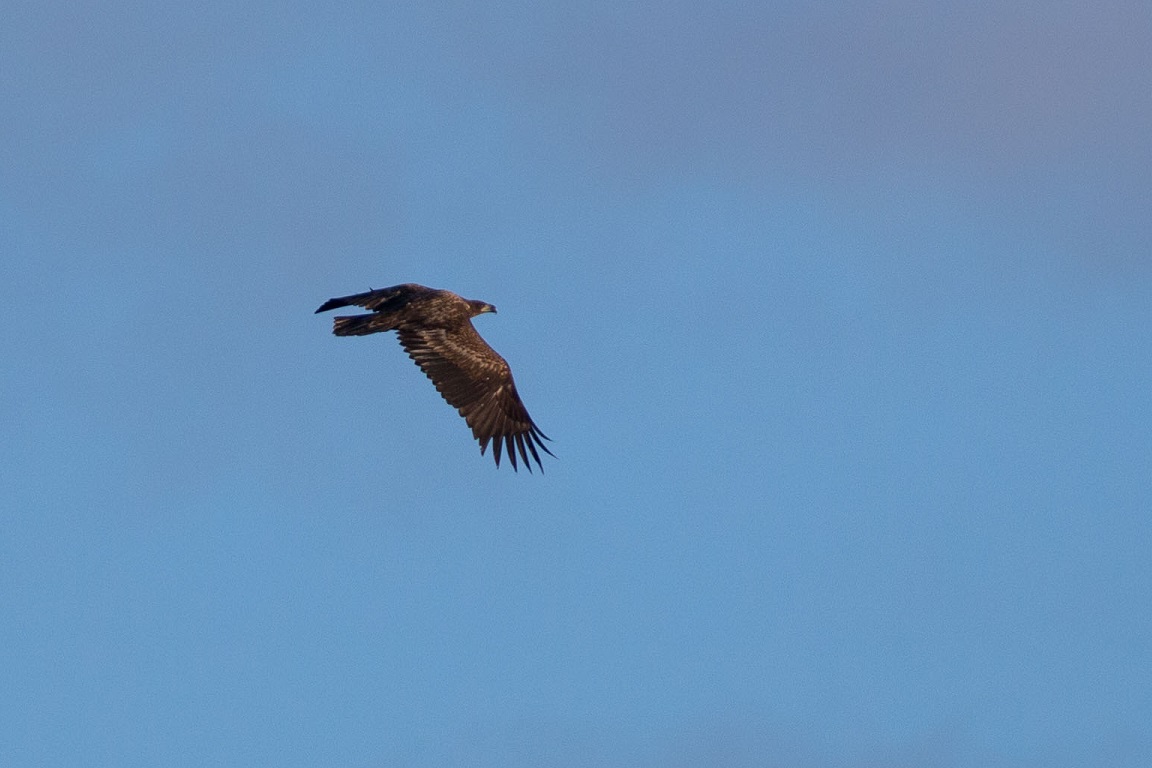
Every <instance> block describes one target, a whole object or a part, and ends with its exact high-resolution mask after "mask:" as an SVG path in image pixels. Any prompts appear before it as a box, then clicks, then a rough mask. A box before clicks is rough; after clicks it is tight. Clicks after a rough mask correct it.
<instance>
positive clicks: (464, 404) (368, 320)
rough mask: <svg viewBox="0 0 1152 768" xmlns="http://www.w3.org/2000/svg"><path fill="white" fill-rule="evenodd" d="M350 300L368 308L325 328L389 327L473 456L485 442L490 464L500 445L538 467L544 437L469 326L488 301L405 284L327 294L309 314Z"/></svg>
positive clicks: (503, 366) (351, 331)
mask: <svg viewBox="0 0 1152 768" xmlns="http://www.w3.org/2000/svg"><path fill="white" fill-rule="evenodd" d="M351 306H355V307H363V308H364V309H368V310H371V314H367V315H346V316H341V317H337V318H335V321H334V323H333V327H332V333H334V334H336V335H337V336H366V335H368V334H370V333H379V332H381V331H396V336H397V338H399V340H400V345H401V346H402V347H404V351H405V352H407V353H408V356H409V357H411V358H412V359H413V360H414V361H416V365H418V366H420V370H422V371H424V374H425V375H426V376H427V377H428V378H429V379H431V380H432V383H433V384H434V385H436V389H437V391H439V392H440V394H441V396H443V398H444V399H445V400H446V401H447V402H448V404H449V405H451V406H452V407H453V408H455V409H456V410H457V411H459V412H460V415H461V416H463V417H464V421H466V422H467V423H468V426H469V427H471V428H472V436H473V437H474V438H476V439H477V440H478V441H480V455H481V456H483V455H484V451H485V450H487V448H488V443H489V442H491V443H492V455H493V457H494V458H495V459H496V466H497V467H499V466H500V455H501V453H502V452H503V451H504V450H505V449H507V452H508V459H509V460H510V461H511V462H512V469H513V470H516V455H517V453H519V455H520V458H521V459H522V460H523V462H524V466H525V467H527V468H528V471H529V472H531V471H532V464H531V462H529V460H528V456H529V454H531V456H532V459H533V460H535V462H536V465H537V466H538V467H539V468H540V471H541V472H543V471H544V465H543V464H541V463H540V454H539V453H537V451H536V449H537V448H539V449H540V450H542V451H544V452H545V453H547V454H548V455H549V456H552V455H553V453H552V451H550V450H548V448H547V447H546V446H545V445H544V442H543V441H544V440H548V439H550V438H549V437H548V436H547V435H545V434H544V433H543V432H541V431H540V428H539V427H537V426H536V423H535V422H533V421H532V417H531V416H529V415H528V411H527V409H526V408H525V407H524V403H523V402H522V401H521V400H520V395H519V393H518V392H517V391H516V383H515V382H514V381H513V380H512V369H511V368H509V367H508V363H507V362H506V361H505V360H504V358H502V357H500V355H499V354H497V352H496V350H494V349H492V347H490V346H488V343H487V342H486V341H484V339H482V338H481V337H480V334H479V333H477V332H476V329H475V328H473V327H472V318H473V317H476V315H482V314H484V313H485V312H495V311H496V307H494V306H492V305H491V304H488V303H487V302H483V301H473V300H471V299H465V298H463V297H461V296H457V295H456V294H454V293H452V292H451V291H441V290H437V289H435V288H428V287H426V286H423V285H416V284H415V283H405V284H404V285H394V286H392V287H391V288H380V289H378V290H375V291H368V292H367V293H357V294H354V295H352V296H344V297H342V298H338V299H329V300H328V301H326V302H324V303H323V304H321V305H320V308H319V309H317V310H316V312H326V311H328V310H330V309H338V308H339V307H351Z"/></svg>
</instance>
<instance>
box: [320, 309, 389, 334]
mask: <svg viewBox="0 0 1152 768" xmlns="http://www.w3.org/2000/svg"><path fill="white" fill-rule="evenodd" d="M393 327H394V326H392V325H391V324H389V322H388V318H387V317H386V316H385V315H380V314H371V315H346V316H344V317H337V318H335V319H334V320H333V322H332V333H334V334H336V335H337V336H367V335H368V334H369V333H379V332H380V331H391V330H392V329H393Z"/></svg>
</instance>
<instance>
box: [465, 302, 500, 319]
mask: <svg viewBox="0 0 1152 768" xmlns="http://www.w3.org/2000/svg"><path fill="white" fill-rule="evenodd" d="M468 303H469V304H471V305H472V316H473V317H475V316H476V315H482V314H484V313H485V312H495V311H496V307H494V306H492V305H491V304H489V303H488V302H486V301H469V302H468Z"/></svg>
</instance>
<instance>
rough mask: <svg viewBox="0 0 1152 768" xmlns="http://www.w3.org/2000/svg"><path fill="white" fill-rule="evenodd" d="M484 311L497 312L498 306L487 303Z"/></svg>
mask: <svg viewBox="0 0 1152 768" xmlns="http://www.w3.org/2000/svg"><path fill="white" fill-rule="evenodd" d="M484 311H485V312H491V313H492V314H496V307H494V306H492V305H491V304H486V305H485V306H484Z"/></svg>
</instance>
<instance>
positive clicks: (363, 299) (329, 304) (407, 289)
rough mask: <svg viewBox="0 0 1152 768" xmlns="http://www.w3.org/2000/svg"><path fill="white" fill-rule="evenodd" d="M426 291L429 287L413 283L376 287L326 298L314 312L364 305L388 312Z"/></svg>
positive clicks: (373, 309) (371, 308)
mask: <svg viewBox="0 0 1152 768" xmlns="http://www.w3.org/2000/svg"><path fill="white" fill-rule="evenodd" d="M426 293H431V289H429V288H425V287H424V286H422V285H416V284H414V283H405V284H404V285H394V286H392V287H391V288H377V289H376V290H374V291H365V292H364V293H354V294H352V295H351V296H341V297H340V298H338V299H328V301H326V302H324V303H323V304H321V305H320V308H319V309H317V310H316V313H320V312H327V311H328V310H330V309H339V308H340V307H364V309H370V310H372V311H373V312H388V311H391V310H393V309H399V308H401V307H403V306H404V305H406V304H407V303H408V302H409V301H411V300H412V299H414V298H417V297H419V296H422V295H424V294H426Z"/></svg>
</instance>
